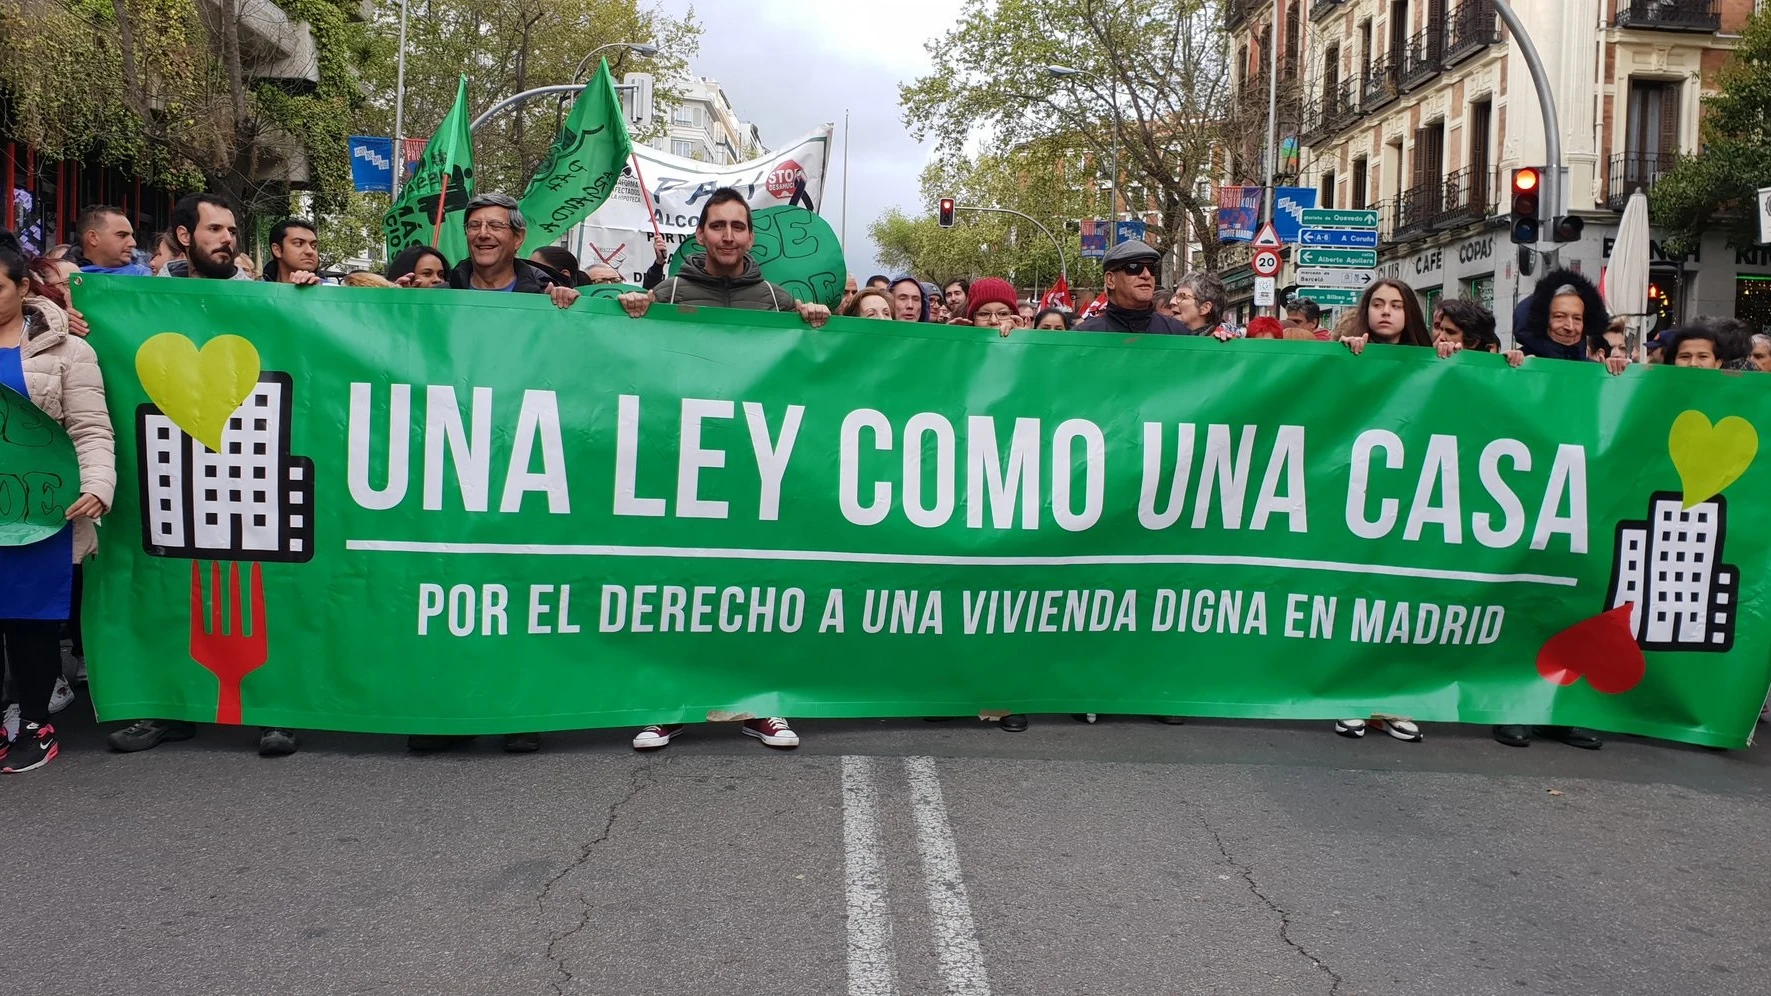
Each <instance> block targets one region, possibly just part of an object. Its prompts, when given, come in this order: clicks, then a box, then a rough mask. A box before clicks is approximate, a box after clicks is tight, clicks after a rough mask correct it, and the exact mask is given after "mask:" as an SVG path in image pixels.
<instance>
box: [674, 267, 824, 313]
mask: <svg viewBox="0 0 1771 996" xmlns="http://www.w3.org/2000/svg"><path fill="white" fill-rule="evenodd" d="M652 296H653V297H655V298H656V299H657V300H658V301H659V302H661V303H663V304H687V305H691V306H694V307H697V308H743V309H745V310H748V311H795V310H797V309H798V308H799V303H798V302H797V301H795V300H794V299H793V294H792V293H790V292H789V291H788V290H787V289H786V288H785V287H781V286H779V285H778V284H771V283H769V282H768V281H767V280H764V279H763V271H762V268H761V267H759V266H757V265H756V260H754V259H751V258H750V257H748V256H746V257H744V272H743V273H740V274H739V275H737V276H735V277H716V276H714V275H713V274H711V273H708V272H707V256H706V255H705V254H701V253H697V254H696V255H693V256H690V257H689V258H688V260H686V261H685V262H684V263H683V268H682V272H680V273H678V274H677V275H676V276H674V277H668V278H666V279H665V280H664V281H663V282H662V283H660V284H659V285H658V286H656V287H654V288H652Z"/></svg>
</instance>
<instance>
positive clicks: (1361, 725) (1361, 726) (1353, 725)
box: [1334, 719, 1365, 739]
mask: <svg viewBox="0 0 1771 996" xmlns="http://www.w3.org/2000/svg"><path fill="white" fill-rule="evenodd" d="M1334 732H1336V733H1338V734H1340V735H1341V736H1343V737H1353V738H1354V739H1358V738H1359V737H1362V736H1364V735H1365V720H1363V719H1337V720H1335V721H1334Z"/></svg>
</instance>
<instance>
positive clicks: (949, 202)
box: [935, 197, 953, 228]
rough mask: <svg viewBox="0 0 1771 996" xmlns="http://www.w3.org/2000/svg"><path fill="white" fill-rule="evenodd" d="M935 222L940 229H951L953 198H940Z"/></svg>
mask: <svg viewBox="0 0 1771 996" xmlns="http://www.w3.org/2000/svg"><path fill="white" fill-rule="evenodd" d="M935 220H936V221H938V222H939V223H940V225H941V227H942V228H952V227H953V198H951V197H943V198H941V209H940V211H939V212H938V213H937V214H936V218H935Z"/></svg>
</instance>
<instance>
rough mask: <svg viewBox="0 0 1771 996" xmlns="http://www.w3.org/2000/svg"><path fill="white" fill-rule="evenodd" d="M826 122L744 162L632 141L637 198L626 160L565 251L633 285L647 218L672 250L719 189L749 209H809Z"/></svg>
mask: <svg viewBox="0 0 1771 996" xmlns="http://www.w3.org/2000/svg"><path fill="white" fill-rule="evenodd" d="M831 131H832V126H831V125H824V126H822V127H820V128H817V129H815V130H813V131H811V132H809V133H807V134H806V135H804V136H802V137H800V138H799V139H797V140H795V141H793V142H790V143H788V144H787V145H786V146H785V147H783V148H781V149H778V150H776V151H774V152H771V153H769V154H768V155H766V156H763V157H762V158H760V159H752V160H750V161H749V162H742V163H733V164H731V165H729V166H719V165H715V164H713V163H704V162H699V161H697V160H694V159H684V158H682V157H680V156H673V155H670V154H669V153H667V152H660V151H658V150H657V149H653V148H650V147H648V146H642V145H635V146H634V147H633V152H634V155H635V156H636V157H637V158H638V159H639V167H640V172H641V174H642V176H643V177H644V179H645V184H646V190H645V192H646V193H647V194H649V195H650V197H649V198H644V197H642V196H641V193H640V184H639V180H638V179H637V178H635V176H634V174H633V163H632V162H631V161H630V162H629V163H628V164H627V169H626V170H625V171H623V173H622V174H621V180H620V182H619V183H617V184H616V186H615V192H614V194H612V195H611V196H610V197H609V199H608V200H607V201H606V202H604V204H603V206H602V207H600V208H598V209H597V210H596V211H595V213H593V214H592V215H591V216H590V217H589V218H586V219H585V220H584V223H583V224H581V225H579V226H578V227H577V228H575V229H573V232H572V235H571V237H570V238H569V239H568V240H567V245H568V248H570V249H571V250H572V251H573V252H574V253H576V254H577V255H578V260H579V263H580V265H582V266H584V267H585V268H587V269H588V268H589V267H592V266H595V265H597V264H598V263H602V264H606V265H608V266H612V267H614V268H615V269H616V271H617V272H619V273H620V274H621V277H622V279H623V280H626V281H628V282H630V283H634V284H637V283H639V282H640V278H641V277H642V276H644V274H645V272H646V270H647V269H648V268H649V267H651V265H652V260H653V258H654V257H653V254H652V222H653V219H652V218H648V217H647V215H646V211H647V204H648V202H649V203H650V205H651V207H652V208H654V209H655V211H656V220H657V223H658V229H659V230H660V231H662V232H663V234H664V239H665V241H666V242H668V243H669V244H670V251H671V252H675V251H676V246H677V243H680V242H683V241H685V240H687V239H689V238H690V237H692V236H693V235H694V234H695V221H696V219H698V218H699V217H700V216H701V204H702V202H703V201H705V200H706V199H707V196H708V195H709V194H711V193H713V192H714V191H715V190H718V189H719V188H720V187H735V188H737V189H738V190H739V191H741V192H743V193H744V194H745V196H746V198H747V199H748V200H749V202H750V207H751V209H752V210H760V209H762V208H767V207H776V206H778V205H782V204H797V205H799V206H800V207H803V208H806V209H808V210H810V211H813V212H816V211H818V209H819V208H820V207H822V206H823V202H824V175H825V168H826V166H827V165H828V164H829V160H830V135H831Z"/></svg>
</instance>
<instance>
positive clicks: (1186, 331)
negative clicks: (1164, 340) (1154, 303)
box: [1076, 304, 1198, 335]
mask: <svg viewBox="0 0 1771 996" xmlns="http://www.w3.org/2000/svg"><path fill="white" fill-rule="evenodd" d="M1076 331H1078V332H1148V333H1150V334H1151V335H1198V333H1197V332H1194V331H1193V330H1192V329H1190V328H1188V327H1187V326H1185V325H1182V324H1181V323H1180V322H1179V321H1177V320H1175V319H1173V318H1170V317H1168V316H1167V315H1159V314H1157V313H1156V309H1155V308H1150V309H1149V310H1147V311H1134V310H1132V309H1130V308H1121V307H1120V306H1119V305H1117V304H1109V305H1107V307H1105V308H1103V309H1101V310H1100V311H1099V312H1097V313H1096V314H1095V316H1094V317H1093V318H1090V319H1088V320H1087V321H1085V322H1082V323H1080V324H1078V325H1077V326H1076Z"/></svg>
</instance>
